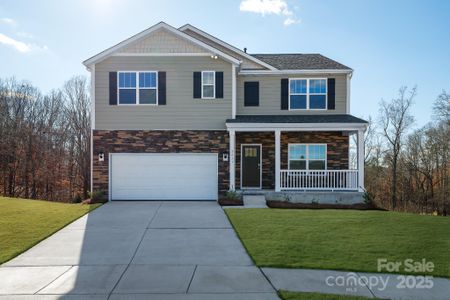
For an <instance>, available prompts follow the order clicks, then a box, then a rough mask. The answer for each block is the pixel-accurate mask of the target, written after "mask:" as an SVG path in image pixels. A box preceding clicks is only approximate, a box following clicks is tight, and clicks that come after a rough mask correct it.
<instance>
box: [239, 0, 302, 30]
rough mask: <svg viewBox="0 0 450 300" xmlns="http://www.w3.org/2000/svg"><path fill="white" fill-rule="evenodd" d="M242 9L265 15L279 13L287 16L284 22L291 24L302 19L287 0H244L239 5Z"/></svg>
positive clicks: (287, 24) (286, 24)
mask: <svg viewBox="0 0 450 300" xmlns="http://www.w3.org/2000/svg"><path fill="white" fill-rule="evenodd" d="M239 10H240V11H246V12H252V13H257V14H260V15H262V16H265V15H271V14H274V15H279V16H283V17H285V20H284V22H283V24H284V25H285V26H289V25H292V24H295V23H299V22H300V20H299V19H298V18H297V17H296V16H295V15H294V12H293V11H292V10H290V9H289V5H288V4H287V2H286V0H242V1H241V4H240V6H239Z"/></svg>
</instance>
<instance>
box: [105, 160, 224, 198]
mask: <svg viewBox="0 0 450 300" xmlns="http://www.w3.org/2000/svg"><path fill="white" fill-rule="evenodd" d="M111 197H112V200H126V199H129V200H183V199H186V200H216V199H217V154H211V153H208V154H206V153H196V154H182V153H171V154H156V153H151V154H131V153H130V154H112V156H111Z"/></svg>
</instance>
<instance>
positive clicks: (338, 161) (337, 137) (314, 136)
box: [281, 131, 349, 170]
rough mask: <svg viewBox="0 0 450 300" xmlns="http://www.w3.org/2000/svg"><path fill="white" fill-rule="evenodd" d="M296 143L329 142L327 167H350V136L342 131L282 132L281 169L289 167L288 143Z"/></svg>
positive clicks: (342, 168) (339, 168)
mask: <svg viewBox="0 0 450 300" xmlns="http://www.w3.org/2000/svg"><path fill="white" fill-rule="evenodd" d="M294 143H299V144H302V143H305V144H315V143H317V144H322V143H324V144H327V169H329V170H346V169H348V146H349V140H348V136H345V135H342V132H340V131H330V132H282V133H281V169H288V145H289V144H294Z"/></svg>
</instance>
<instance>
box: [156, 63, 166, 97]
mask: <svg viewBox="0 0 450 300" xmlns="http://www.w3.org/2000/svg"><path fill="white" fill-rule="evenodd" d="M158 105H166V72H161V71H160V72H158Z"/></svg>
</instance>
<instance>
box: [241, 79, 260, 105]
mask: <svg viewBox="0 0 450 300" xmlns="http://www.w3.org/2000/svg"><path fill="white" fill-rule="evenodd" d="M244 106H259V82H258V81H246V82H244Z"/></svg>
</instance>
